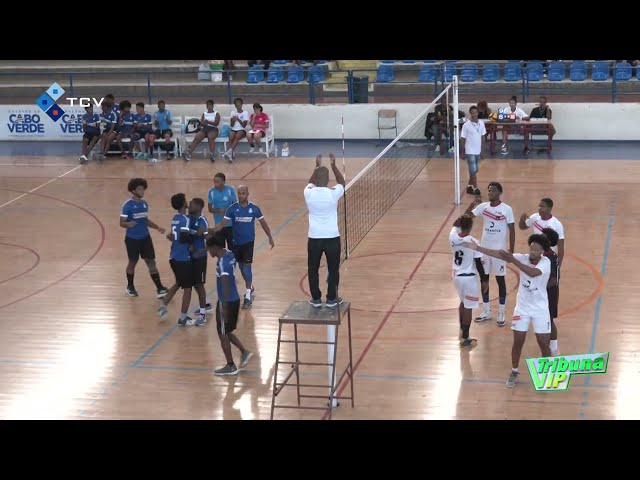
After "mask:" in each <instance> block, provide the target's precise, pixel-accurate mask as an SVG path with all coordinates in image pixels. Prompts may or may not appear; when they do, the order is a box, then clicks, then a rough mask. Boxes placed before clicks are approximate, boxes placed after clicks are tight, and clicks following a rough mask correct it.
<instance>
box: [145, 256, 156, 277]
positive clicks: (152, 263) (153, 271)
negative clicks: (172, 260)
mask: <svg viewBox="0 0 640 480" xmlns="http://www.w3.org/2000/svg"><path fill="white" fill-rule="evenodd" d="M144 261H145V263H146V264H147V267H148V268H149V273H150V274H151V275H155V274H156V273H158V267H156V261H155V259H153V258H145V259H144Z"/></svg>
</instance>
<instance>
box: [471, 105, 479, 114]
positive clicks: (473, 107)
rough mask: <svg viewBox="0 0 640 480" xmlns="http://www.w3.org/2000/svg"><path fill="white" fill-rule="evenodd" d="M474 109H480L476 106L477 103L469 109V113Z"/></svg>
mask: <svg viewBox="0 0 640 480" xmlns="http://www.w3.org/2000/svg"><path fill="white" fill-rule="evenodd" d="M473 110H478V107H476V106H475V105H471V108H470V109H469V113H471V112H472V111H473Z"/></svg>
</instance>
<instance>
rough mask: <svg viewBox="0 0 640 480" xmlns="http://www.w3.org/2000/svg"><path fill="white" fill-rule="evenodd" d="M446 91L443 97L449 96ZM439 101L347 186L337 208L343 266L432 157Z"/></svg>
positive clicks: (421, 114)
mask: <svg viewBox="0 0 640 480" xmlns="http://www.w3.org/2000/svg"><path fill="white" fill-rule="evenodd" d="M448 90H449V87H447V91H446V92H443V95H445V94H446V93H448ZM438 101H439V99H438V98H437V99H436V100H435V101H434V102H432V103H431V104H430V105H429V106H428V107H427V108H426V109H425V110H423V111H422V112H421V113H420V114H419V115H418V116H417V117H416V118H415V119H414V120H413V121H412V122H411V123H410V124H409V125H408V126H407V128H405V130H404V131H402V132H401V133H400V134H399V135H398V136H397V137H396V138H394V139H393V140H392V141H391V143H390V144H389V145H388V146H387V147H386V148H385V149H384V150H383V151H382V153H380V155H378V156H377V157H376V158H374V159H373V160H372V161H371V162H370V163H369V164H368V165H367V166H366V167H365V168H364V169H363V170H362V171H361V172H360V173H359V174H358V175H356V177H354V178H353V180H352V181H350V182H349V183H348V184H347V188H346V191H345V195H344V196H343V198H342V199H341V200H340V203H339V205H338V222H339V228H340V237H341V239H342V252H341V255H340V263H342V262H344V261H345V259H346V258H347V255H348V254H351V252H353V250H354V249H355V248H356V247H357V246H358V245H359V244H360V242H362V240H363V239H364V237H365V236H366V235H367V233H369V231H370V230H371V229H372V228H373V227H374V226H375V225H376V223H378V221H379V220H380V219H381V218H382V217H383V216H384V214H385V213H387V211H388V210H389V209H390V208H391V207H392V206H393V204H394V203H395V202H396V201H397V200H398V198H400V196H401V195H402V194H403V193H404V192H405V191H406V190H407V188H409V186H410V185H411V184H412V183H413V181H414V180H415V179H416V177H417V176H418V175H419V174H420V172H421V171H422V169H424V167H425V166H426V165H427V163H428V162H429V160H430V159H431V157H432V155H433V145H432V144H431V142H429V141H428V140H427V135H426V133H427V132H426V127H427V121H428V117H429V113H431V112H433V110H434V107H435V105H436V102H438Z"/></svg>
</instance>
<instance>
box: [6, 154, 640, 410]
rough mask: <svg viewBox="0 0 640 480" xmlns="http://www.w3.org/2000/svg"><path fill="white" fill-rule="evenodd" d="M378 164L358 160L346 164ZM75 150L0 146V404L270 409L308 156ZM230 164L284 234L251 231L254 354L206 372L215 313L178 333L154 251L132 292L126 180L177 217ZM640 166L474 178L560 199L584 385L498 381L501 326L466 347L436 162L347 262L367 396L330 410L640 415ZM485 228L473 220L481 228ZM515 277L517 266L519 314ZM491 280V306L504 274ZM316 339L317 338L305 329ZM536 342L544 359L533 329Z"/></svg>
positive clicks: (490, 169) (567, 309) (570, 167)
mask: <svg viewBox="0 0 640 480" xmlns="http://www.w3.org/2000/svg"><path fill="white" fill-rule="evenodd" d="M368 160H369V159H350V160H349V161H348V167H347V168H348V176H349V177H352V176H353V175H355V173H356V172H357V171H358V170H359V169H360V168H362V167H363V166H364V165H365V164H366V163H367V162H368ZM75 162H76V160H75V158H69V157H3V158H0V164H1V165H0V177H1V178H0V219H1V220H2V231H1V237H0V258H1V259H2V261H1V262H0V319H1V324H0V328H1V329H2V330H1V332H2V334H1V335H0V352H1V353H0V418H3V419H31V418H47V419H49V418H52V419H112V418H114V419H139V418H142V419H268V418H269V413H270V403H271V383H272V381H273V373H274V372H273V365H274V359H275V352H276V338H277V337H276V336H277V323H278V322H277V319H278V317H279V315H280V314H281V313H282V312H283V311H284V310H285V309H286V307H287V306H288V304H289V302H291V301H293V300H296V299H306V296H305V294H304V293H303V291H302V290H306V277H305V273H306V232H307V218H306V211H305V206H304V201H303V197H302V189H303V188H304V186H305V184H306V181H307V179H308V177H309V174H310V171H311V169H312V165H313V159H311V158H307V159H299V158H289V159H284V158H278V159H277V160H274V159H270V160H268V161H263V160H261V159H246V158H245V159H242V158H239V159H238V160H237V161H236V162H235V163H234V164H233V165H232V166H228V165H226V164H222V162H219V163H217V164H216V165H215V166H214V167H212V166H210V164H209V162H207V161H205V160H202V159H197V160H194V161H192V162H191V163H190V164H185V163H184V162H182V161H175V162H172V163H169V162H164V163H161V164H158V165H156V166H150V165H147V164H145V163H141V162H129V163H125V162H123V161H121V160H113V161H107V163H106V164H105V165H104V166H102V167H100V166H97V165H95V164H90V165H88V166H84V167H78V166H77V165H76V163H75ZM219 169H222V170H224V171H225V172H226V174H227V177H228V178H229V181H228V183H230V184H232V185H235V186H238V185H239V184H241V183H245V184H247V185H248V186H249V188H250V198H251V199H252V200H253V201H254V202H255V203H257V204H259V205H260V206H261V207H262V209H263V211H264V212H265V215H266V219H267V221H268V222H269V225H270V226H271V229H272V231H273V232H274V236H275V243H276V248H275V249H274V250H272V251H270V250H269V249H268V248H265V245H266V243H265V236H264V234H263V232H262V230H261V229H259V228H258V239H257V244H258V245H259V247H258V251H257V255H256V261H255V266H254V278H255V285H256V289H257V292H256V293H257V296H256V299H255V303H254V307H253V309H252V310H250V311H243V312H242V313H241V321H240V325H239V328H238V331H237V333H238V335H239V337H240V338H241V339H242V340H243V341H244V342H245V344H246V345H247V346H249V347H250V348H251V349H252V350H254V351H256V352H258V355H256V357H254V359H253V360H252V363H251V364H250V365H249V366H248V368H247V370H246V371H244V372H243V373H242V374H241V375H240V376H239V377H237V378H218V377H215V376H214V375H213V374H212V370H213V368H214V367H216V366H219V365H221V364H222V363H223V355H222V352H221V349H220V346H219V342H218V338H217V335H216V332H215V321H214V320H213V317H211V321H210V322H209V323H208V324H207V325H206V326H204V327H186V328H185V327H180V328H178V327H177V326H176V323H175V322H176V318H177V312H178V305H179V296H177V297H176V299H175V300H174V302H173V304H172V305H171V309H170V312H171V315H170V317H169V319H167V321H165V322H161V321H159V319H158V318H157V316H156V306H157V304H158V300H156V299H155V296H154V293H155V291H154V289H153V288H152V286H153V284H152V282H151V280H150V278H149V276H148V273H147V271H146V266H145V264H144V263H142V262H141V263H139V264H138V268H137V275H136V286H137V288H138V291H139V293H140V297H138V298H129V297H127V296H126V294H125V292H124V288H125V274H124V267H125V264H126V258H125V250H124V245H123V235H124V232H123V230H122V229H120V228H119V227H118V215H119V212H120V207H121V205H122V203H123V202H124V201H125V200H126V199H127V198H128V194H127V191H126V184H127V181H128V180H129V179H130V178H131V177H135V176H143V177H146V178H147V179H148V181H149V190H148V191H147V194H146V199H147V200H148V202H149V204H150V212H151V215H150V217H151V218H152V219H154V220H155V221H156V222H159V223H161V224H163V225H167V224H168V222H169V221H170V218H171V215H172V211H171V209H170V205H169V197H170V195H171V194H172V193H175V192H185V193H186V194H187V195H188V196H190V197H193V196H200V197H203V198H206V193H207V191H208V189H209V188H210V186H211V183H212V177H213V174H214V173H215V172H216V171H217V170H219ZM639 175H640V164H639V163H638V162H636V161H616V160H602V161H598V160H591V161H586V162H584V161H579V160H562V161H551V160H547V159H544V158H542V157H540V158H532V159H531V160H507V159H492V160H490V161H487V162H484V163H483V166H482V170H481V173H480V180H481V182H482V184H483V185H485V186H486V184H487V183H488V182H489V181H491V180H494V179H495V180H499V181H501V182H502V184H503V186H504V188H505V192H504V195H503V199H504V201H505V202H507V203H509V204H510V205H512V207H513V208H514V213H515V215H516V218H517V217H519V215H520V214H521V213H522V212H523V211H526V212H527V213H532V212H534V211H535V209H536V207H537V204H538V201H539V199H540V198H542V197H544V196H550V197H552V198H553V199H554V201H555V202H556V207H555V209H554V213H555V214H556V215H557V216H558V218H560V219H561V220H562V221H563V223H564V225H565V229H566V232H567V246H566V252H567V253H566V260H565V265H564V268H563V280H562V287H563V288H562V290H561V298H560V310H561V316H560V318H559V320H558V325H559V332H560V337H559V346H560V351H561V353H564V354H573V353H585V352H588V351H590V350H592V351H599V352H600V351H609V352H611V358H610V365H609V371H608V372H607V374H606V375H597V376H595V377H591V378H590V379H589V380H588V381H587V382H586V384H585V380H584V378H580V379H574V381H573V382H572V385H571V387H570V389H569V390H568V391H567V392H566V393H536V392H535V391H534V390H533V387H532V386H531V384H530V382H529V381H528V380H527V374H526V367H525V365H524V361H523V362H522V363H521V365H520V366H521V371H522V372H523V375H521V377H522V378H523V379H522V382H524V383H521V384H520V385H518V386H517V387H516V388H515V389H507V388H506V387H505V386H504V382H505V380H506V378H507V376H508V373H509V368H510V346H511V338H512V337H511V332H510V330H509V328H498V327H497V326H496V325H495V323H494V322H493V321H492V322H487V323H484V324H475V323H474V324H473V326H472V334H473V335H474V336H475V337H476V338H478V340H479V345H478V346H477V347H475V349H473V350H472V351H470V352H468V351H461V349H460V347H459V346H458V340H457V335H458V320H457V310H456V308H457V304H458V300H457V297H456V293H455V290H454V288H453V285H452V282H451V277H450V254H449V252H448V242H447V239H448V233H449V230H450V227H451V224H452V222H453V221H454V219H455V218H456V217H457V215H458V214H459V213H461V212H462V211H464V209H465V208H466V206H467V205H468V203H469V201H470V198H469V197H468V196H465V198H464V199H463V204H462V205H461V206H460V207H454V206H453V204H452V197H453V193H452V171H451V163H450V160H443V159H440V158H436V159H434V160H432V161H431V162H430V163H429V164H428V166H427V168H426V169H425V170H424V171H423V172H422V173H421V174H420V176H419V177H418V179H417V180H416V181H415V182H414V183H413V184H412V185H411V187H410V188H409V189H408V190H407V191H406V193H405V194H404V195H403V196H402V197H401V198H400V200H399V201H398V202H397V203H396V204H395V205H394V206H393V208H392V209H391V211H390V212H389V213H388V214H387V215H385V217H384V218H383V219H382V220H381V221H380V222H379V223H378V224H377V225H376V226H375V228H374V229H373V230H372V231H371V232H370V233H369V235H368V236H367V237H366V239H365V240H364V241H363V242H362V244H361V245H360V246H359V247H358V248H357V250H356V251H355V252H354V253H353V258H352V259H350V260H349V261H348V262H347V263H346V264H345V265H344V266H343V268H342V271H341V274H342V280H341V293H342V295H343V296H344V297H345V298H346V299H347V300H349V301H351V302H352V304H353V312H352V313H353V322H354V332H353V347H354V356H355V360H356V361H357V363H356V365H357V371H356V383H355V391H356V408H354V409H352V408H351V407H350V406H349V405H348V402H344V403H343V405H342V406H340V407H339V408H338V409H337V410H336V412H335V416H334V418H336V419H581V418H582V419H632V418H633V419H637V418H640V387H639V386H638V385H640V373H639V370H640V369H639V365H640V363H639V360H638V358H637V357H636V351H637V348H638V344H639V343H640V329H639V328H638V322H637V318H636V315H637V312H638V311H639V310H640V297H638V295H637V294H634V293H633V292H634V291H636V290H637V288H636V287H635V282H636V281H638V280H640V276H639V274H638V265H636V263H635V262H636V261H637V250H638V246H639V243H638V242H639V240H638V239H637V236H636V232H637V231H638V216H637V213H636V212H635V211H634V209H633V208H634V207H633V205H634V200H633V198H634V197H635V194H634V191H635V190H636V189H637V182H636V181H635V179H637V178H638V176H639ZM463 178H464V179H466V172H465V171H464V170H463ZM480 231H481V230H480V227H479V225H478V224H477V225H476V227H475V228H474V235H476V236H480ZM153 238H154V242H155V246H156V252H157V255H158V265H159V268H160V271H161V274H162V279H163V281H164V283H165V285H167V286H170V285H171V283H172V275H171V272H170V269H169V266H168V262H167V255H168V247H169V244H168V242H167V241H166V240H164V239H163V238H162V236H160V235H159V234H158V233H157V232H155V231H154V232H153ZM526 238H527V233H524V232H523V233H521V232H520V231H519V230H518V233H517V250H518V251H524V247H525V245H526ZM212 265H213V262H211V260H210V263H209V275H208V283H207V287H208V288H207V290H208V291H212V290H213V289H214V285H215V284H214V281H215V276H214V275H213V274H212V273H211V272H212V270H213V268H214V267H213V266H212ZM323 275H324V274H323V273H321V278H323ZM516 282H517V279H516V276H515V274H514V273H513V271H510V272H509V274H508V286H509V291H510V294H509V297H508V300H507V308H508V314H509V313H510V312H512V309H513V306H514V301H515V294H514V289H515V288H516ZM301 286H302V290H301ZM491 292H492V298H494V301H493V304H494V308H493V310H494V311H496V310H497V308H496V306H495V304H496V303H497V301H496V300H495V297H496V293H497V286H496V284H495V282H494V281H493V280H492V283H491ZM194 298H195V296H194ZM214 298H215V295H214ZM344 332H346V330H343V336H342V339H344V338H345V336H344ZM307 337H308V338H309V337H315V338H316V339H323V338H324V337H325V334H324V333H323V332H322V331H320V330H313V329H312V330H310V331H308V335H307ZM342 347H343V348H341V354H340V357H339V358H340V363H341V365H342V364H343V363H344V359H345V355H344V354H343V353H342V352H343V351H344V347H346V345H345V344H344V343H343V344H342ZM311 348H316V347H311ZM314 352H316V353H314ZM524 354H525V355H531V356H537V355H538V350H537V347H536V344H535V340H534V338H533V335H532V334H531V333H530V334H529V337H528V339H527V343H526V346H525V351H524ZM304 355H305V359H307V360H312V359H318V360H319V359H325V358H326V353H325V352H324V351H323V350H309V349H306V350H304ZM282 371H283V372H284V373H286V372H287V371H288V368H286V367H285V368H283V369H282ZM325 378H326V373H325V372H324V371H321V370H315V371H314V370H309V371H308V373H307V374H306V375H305V377H304V379H306V380H308V382H307V383H313V382H316V383H317V382H322V381H325ZM292 392H293V389H292V388H291V391H288V389H286V390H285V392H284V393H283V394H282V396H283V399H282V400H280V402H285V401H286V403H290V402H293V401H295V400H294V396H293V393H292ZM316 405H317V404H316ZM276 418H283V419H320V418H323V412H322V411H317V410H308V411H306V410H305V411H301V410H277V411H276Z"/></svg>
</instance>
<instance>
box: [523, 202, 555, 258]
mask: <svg viewBox="0 0 640 480" xmlns="http://www.w3.org/2000/svg"><path fill="white" fill-rule="evenodd" d="M552 209H553V200H551V199H550V198H543V199H542V200H540V204H539V205H538V213H534V214H533V215H531V216H529V215H527V214H526V213H523V214H522V215H521V216H520V222H518V226H519V227H520V230H526V229H527V228H532V229H533V233H542V230H543V229H544V228H551V229H553V230H555V231H556V232H557V233H558V245H557V246H556V247H551V249H552V250H553V251H554V252H556V253H557V254H558V268H560V266H562V259H563V258H564V226H563V225H562V223H561V222H560V220H558V219H557V218H556V217H554V216H553V215H551V210H552Z"/></svg>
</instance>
